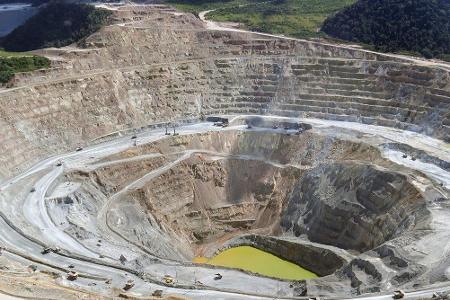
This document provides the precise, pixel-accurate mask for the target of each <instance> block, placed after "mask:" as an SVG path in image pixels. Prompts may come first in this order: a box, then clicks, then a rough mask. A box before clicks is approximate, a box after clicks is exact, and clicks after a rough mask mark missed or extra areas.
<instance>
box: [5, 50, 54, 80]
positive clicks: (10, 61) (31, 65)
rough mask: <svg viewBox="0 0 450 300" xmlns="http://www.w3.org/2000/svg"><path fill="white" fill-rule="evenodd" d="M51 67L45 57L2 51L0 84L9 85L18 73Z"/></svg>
mask: <svg viewBox="0 0 450 300" xmlns="http://www.w3.org/2000/svg"><path fill="white" fill-rule="evenodd" d="M49 66H50V61H49V60H48V59H47V58H45V57H40V56H35V55H29V54H26V53H25V54H24V53H12V52H5V51H2V50H0V83H7V82H8V81H10V80H11V78H12V77H13V76H14V74H16V73H18V72H29V71H33V70H37V69H43V68H48V67H49Z"/></svg>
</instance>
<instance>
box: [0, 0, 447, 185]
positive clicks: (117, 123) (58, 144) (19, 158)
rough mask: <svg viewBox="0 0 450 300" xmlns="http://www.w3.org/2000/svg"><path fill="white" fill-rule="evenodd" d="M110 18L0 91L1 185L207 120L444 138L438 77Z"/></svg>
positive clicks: (251, 39)
mask: <svg viewBox="0 0 450 300" xmlns="http://www.w3.org/2000/svg"><path fill="white" fill-rule="evenodd" d="M114 14H115V18H116V24H114V25H111V26H108V27H105V28H103V29H102V30H100V31H99V32H97V33H96V34H94V35H92V36H90V37H88V38H87V39H86V40H84V41H83V42H82V43H81V44H80V45H79V46H80V47H82V48H81V49H80V48H77V47H75V46H73V47H68V48H66V49H49V50H43V52H44V53H45V54H46V55H48V56H49V57H50V58H51V59H52V61H53V68H51V69H50V70H47V71H40V72H36V73H33V74H28V73H27V74H23V75H20V76H17V78H16V81H15V82H14V84H13V85H14V88H11V89H4V90H1V93H0V133H1V134H2V137H3V142H2V143H1V144H0V149H1V151H0V161H1V162H2V164H3V166H4V168H3V169H2V170H0V176H1V177H5V176H8V175H11V174H14V173H15V172H17V170H16V169H15V168H16V167H18V168H19V169H23V168H25V167H26V166H30V165H31V164H32V163H33V162H37V161H38V160H39V159H43V158H45V157H48V156H49V155H51V154H55V153H61V152H62V151H64V150H67V149H72V148H73V147H76V146H77V145H80V144H86V143H89V142H90V141H91V140H92V139H95V138H97V137H99V136H102V135H104V134H109V133H111V132H114V131H117V130H122V129H129V128H133V127H141V126H145V125H147V124H148V123H151V122H160V121H167V120H175V119H180V118H198V117H199V116H201V115H202V114H203V115H208V114H219V113H220V114H261V113H262V114H275V115H282V116H295V117H311V118H324V119H331V120H345V121H353V122H360V123H365V124H376V125H383V126H389V127H396V128H402V129H408V130H413V131H418V132H423V133H425V134H428V135H431V136H435V137H439V138H443V139H448V137H449V136H450V131H449V130H450V127H449V126H450V119H449V117H450V115H449V111H450V107H449V105H450V104H449V103H450V84H449V82H450V76H449V73H448V70H446V69H445V68H438V67H434V66H431V65H430V66H427V65H420V66H419V65H416V64H414V63H411V62H409V61H406V60H402V59H400V58H394V57H389V56H384V55H381V54H375V53H369V52H364V51H361V50H356V49H345V48H340V47H334V46H331V45H324V44H320V43H314V42H306V41H294V40H284V39H277V38H271V37H261V36H258V35H254V34H250V33H237V32H221V31H209V30H207V29H205V28H204V26H203V24H202V23H201V22H200V21H199V20H198V19H196V18H195V17H194V16H192V15H188V14H181V15H174V14H171V13H168V12H167V11H165V12H164V11H161V10H160V9H156V8H153V9H151V8H148V7H147V8H146V7H135V8H132V9H131V10H130V9H129V8H127V9H119V10H117V11H115V12H114ZM11 149H14V150H15V151H14V155H13V157H10V156H9V155H6V153H9V152H10V150H11Z"/></svg>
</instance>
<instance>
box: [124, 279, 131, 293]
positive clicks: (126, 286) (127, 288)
mask: <svg viewBox="0 0 450 300" xmlns="http://www.w3.org/2000/svg"><path fill="white" fill-rule="evenodd" d="M133 286H134V281H133V280H132V279H130V280H128V281H127V283H125V286H124V287H123V289H124V290H125V291H128V290H129V289H131V288H132V287H133Z"/></svg>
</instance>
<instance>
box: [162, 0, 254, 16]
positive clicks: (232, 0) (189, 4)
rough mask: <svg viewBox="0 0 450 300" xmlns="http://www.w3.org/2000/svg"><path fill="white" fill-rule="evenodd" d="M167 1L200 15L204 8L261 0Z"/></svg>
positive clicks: (224, 6) (227, 6)
mask: <svg viewBox="0 0 450 300" xmlns="http://www.w3.org/2000/svg"><path fill="white" fill-rule="evenodd" d="M166 2H167V3H168V4H170V5H173V6H174V7H176V8H177V9H179V10H182V11H187V12H190V13H193V14H195V15H198V13H199V12H201V11H204V10H212V9H219V8H222V9H224V8H231V7H236V6H239V5H247V4H251V3H258V2H261V0H225V1H219V0H167V1H166Z"/></svg>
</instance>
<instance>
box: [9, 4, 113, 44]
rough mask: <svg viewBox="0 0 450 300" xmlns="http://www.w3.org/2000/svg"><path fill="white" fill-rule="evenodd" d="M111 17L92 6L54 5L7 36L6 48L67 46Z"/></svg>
mask: <svg viewBox="0 0 450 300" xmlns="http://www.w3.org/2000/svg"><path fill="white" fill-rule="evenodd" d="M110 14H111V12H109V11H107V10H103V9H96V8H95V7H93V6H92V5H87V4H75V3H62V2H52V3H50V4H48V5H47V6H45V7H44V8H43V9H41V10H40V11H39V13H38V14H36V15H35V16H33V17H31V18H30V19H29V20H28V21H27V22H25V24H23V25H22V26H19V27H18V28H16V29H15V30H14V31H13V32H11V33H10V34H9V35H7V36H6V37H5V38H4V39H3V41H2V46H3V48H4V49H6V50H8V51H29V50H33V49H39V48H46V47H62V46H67V45H69V44H71V43H73V42H76V41H78V40H80V39H82V38H84V37H86V36H88V35H90V34H92V33H93V32H95V31H97V30H98V29H100V27H102V26H103V25H104V24H106V22H107V20H108V17H109V16H110Z"/></svg>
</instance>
